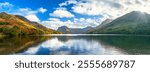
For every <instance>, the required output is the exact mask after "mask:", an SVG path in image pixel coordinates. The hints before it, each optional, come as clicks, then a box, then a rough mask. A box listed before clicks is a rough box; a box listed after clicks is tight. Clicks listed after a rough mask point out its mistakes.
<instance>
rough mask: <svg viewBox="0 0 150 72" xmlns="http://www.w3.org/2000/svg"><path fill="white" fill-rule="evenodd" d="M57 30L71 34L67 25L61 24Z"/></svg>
mask: <svg viewBox="0 0 150 72" xmlns="http://www.w3.org/2000/svg"><path fill="white" fill-rule="evenodd" d="M57 31H60V32H62V33H65V34H71V30H70V28H68V27H67V26H61V27H59V28H58V29H57Z"/></svg>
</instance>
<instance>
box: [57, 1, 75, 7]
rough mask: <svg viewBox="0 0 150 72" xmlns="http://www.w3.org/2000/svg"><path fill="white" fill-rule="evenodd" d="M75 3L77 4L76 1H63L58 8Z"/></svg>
mask: <svg viewBox="0 0 150 72" xmlns="http://www.w3.org/2000/svg"><path fill="white" fill-rule="evenodd" d="M76 3H77V1H76V0H68V1H65V2H63V3H60V4H59V6H60V7H62V6H67V5H70V4H76Z"/></svg>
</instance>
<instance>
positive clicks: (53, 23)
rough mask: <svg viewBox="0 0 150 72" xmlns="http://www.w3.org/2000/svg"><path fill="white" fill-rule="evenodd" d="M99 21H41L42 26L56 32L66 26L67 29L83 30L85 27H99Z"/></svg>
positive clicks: (56, 19) (88, 19) (89, 19)
mask: <svg viewBox="0 0 150 72" xmlns="http://www.w3.org/2000/svg"><path fill="white" fill-rule="evenodd" d="M99 21H100V20H98V21H96V19H91V18H87V19H85V18H79V19H77V18H74V20H73V21H71V20H67V21H61V20H60V19H58V18H49V19H48V20H47V21H43V22H42V24H43V25H44V26H46V27H48V28H52V29H55V30H57V29H58V27H60V26H67V27H69V28H85V27H87V26H97V25H99Z"/></svg>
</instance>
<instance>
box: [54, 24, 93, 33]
mask: <svg viewBox="0 0 150 72" xmlns="http://www.w3.org/2000/svg"><path fill="white" fill-rule="evenodd" d="M90 29H92V27H90V26H88V27H86V28H68V27H67V26H62V27H59V28H58V29H57V31H60V32H62V33H65V34H84V33H86V32H87V31H88V30H90Z"/></svg>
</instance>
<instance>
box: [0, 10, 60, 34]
mask: <svg viewBox="0 0 150 72" xmlns="http://www.w3.org/2000/svg"><path fill="white" fill-rule="evenodd" d="M38 25H40V24H38ZM40 26H41V25H40ZM46 29H47V28H46V27H45V28H44V27H43V29H42V28H39V27H37V26H36V25H35V23H32V22H31V21H29V20H28V19H26V18H25V17H23V16H19V15H11V14H7V13H4V12H2V13H0V34H4V35H37V34H45V33H59V32H57V31H54V30H51V31H50V30H46Z"/></svg>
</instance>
